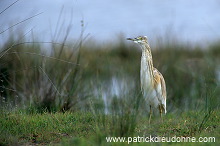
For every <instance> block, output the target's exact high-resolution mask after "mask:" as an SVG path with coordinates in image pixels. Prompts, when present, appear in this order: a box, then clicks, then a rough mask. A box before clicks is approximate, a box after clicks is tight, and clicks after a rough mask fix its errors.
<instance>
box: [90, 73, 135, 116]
mask: <svg viewBox="0 0 220 146" xmlns="http://www.w3.org/2000/svg"><path fill="white" fill-rule="evenodd" d="M95 86H96V87H95V88H94V91H93V92H94V93H93V94H94V96H95V97H101V99H102V100H103V102H104V106H105V107H104V108H105V109H104V111H105V113H106V114H108V113H109V106H110V104H111V103H112V100H113V98H114V97H116V98H127V96H128V95H129V91H131V90H134V89H135V81H134V80H133V79H132V78H130V77H126V78H122V77H116V76H113V77H111V78H110V79H108V80H107V81H104V82H102V83H101V86H100V87H99V86H97V85H95Z"/></svg>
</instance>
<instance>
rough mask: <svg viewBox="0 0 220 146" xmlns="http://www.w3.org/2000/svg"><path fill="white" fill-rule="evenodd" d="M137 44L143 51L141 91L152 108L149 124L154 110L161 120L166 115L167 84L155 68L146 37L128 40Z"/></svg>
mask: <svg viewBox="0 0 220 146" xmlns="http://www.w3.org/2000/svg"><path fill="white" fill-rule="evenodd" d="M127 40H131V41H133V42H135V43H137V44H139V46H140V47H141V49H142V56H141V70H140V80H141V91H142V94H143V96H144V98H145V99H146V103H147V105H148V106H149V108H150V111H149V112H150V117H149V123H150V121H151V116H152V108H158V110H159V113H160V117H161V120H162V121H163V119H162V114H163V113H165V114H166V112H167V111H166V96H167V95H166V84H165V80H164V78H163V76H162V74H161V73H160V72H159V71H158V70H157V69H156V68H154V67H153V60H152V54H151V48H150V46H149V44H148V40H147V37H146V36H139V37H137V38H128V39H127Z"/></svg>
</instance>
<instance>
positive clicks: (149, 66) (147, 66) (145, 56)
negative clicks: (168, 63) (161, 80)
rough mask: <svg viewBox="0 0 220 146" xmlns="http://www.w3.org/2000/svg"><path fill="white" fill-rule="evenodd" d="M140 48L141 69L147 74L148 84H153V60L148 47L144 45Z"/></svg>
mask: <svg viewBox="0 0 220 146" xmlns="http://www.w3.org/2000/svg"><path fill="white" fill-rule="evenodd" d="M141 48H142V57H141V61H142V63H141V68H142V69H143V70H146V71H145V73H146V74H147V76H148V78H149V80H150V82H151V83H152V84H153V60H152V54H151V49H150V46H149V45H148V44H147V45H144V46H141Z"/></svg>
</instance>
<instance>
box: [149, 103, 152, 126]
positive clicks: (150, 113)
mask: <svg viewBox="0 0 220 146" xmlns="http://www.w3.org/2000/svg"><path fill="white" fill-rule="evenodd" d="M151 116H152V107H151V105H150V117H149V124H150V121H151Z"/></svg>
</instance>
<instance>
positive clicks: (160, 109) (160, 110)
mask: <svg viewBox="0 0 220 146" xmlns="http://www.w3.org/2000/svg"><path fill="white" fill-rule="evenodd" d="M158 108H159V112H160V119H161V121H162V122H163V117H162V112H163V110H162V105H159V106H158Z"/></svg>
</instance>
